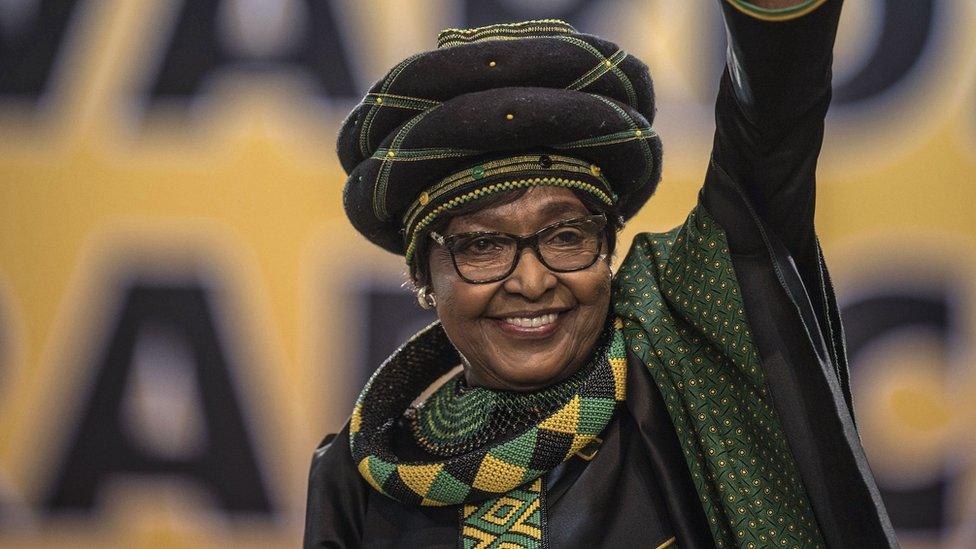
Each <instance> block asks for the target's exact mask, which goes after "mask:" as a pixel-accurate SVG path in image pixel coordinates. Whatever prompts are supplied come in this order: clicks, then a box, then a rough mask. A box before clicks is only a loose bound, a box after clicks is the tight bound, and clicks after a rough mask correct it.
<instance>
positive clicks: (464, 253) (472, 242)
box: [430, 214, 607, 284]
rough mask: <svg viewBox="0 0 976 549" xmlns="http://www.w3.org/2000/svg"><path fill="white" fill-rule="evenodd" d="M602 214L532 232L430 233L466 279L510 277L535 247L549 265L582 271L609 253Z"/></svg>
mask: <svg viewBox="0 0 976 549" xmlns="http://www.w3.org/2000/svg"><path fill="white" fill-rule="evenodd" d="M606 226H607V218H606V216H604V215H603V214H599V215H588V216H586V217H579V218H575V219H569V220H566V221H560V222H558V223H554V224H552V225H549V226H547V227H544V228H542V229H540V230H538V231H536V232H534V233H532V234H530V235H526V236H518V235H514V234H508V233H500V232H494V231H477V232H470V233H458V234H452V235H446V236H445V235H440V234H438V233H436V232H433V231H431V233H430V237H431V238H432V239H433V240H434V242H437V243H438V244H440V245H441V246H444V247H445V248H446V249H447V251H448V252H450V254H451V260H452V261H453V262H454V270H456V271H457V274H458V276H460V277H461V278H462V279H463V280H464V281H465V282H468V283H470V284H487V283H489V282H497V281H499V280H502V279H504V278H507V277H508V276H509V275H510V274H512V272H514V271H515V268H516V267H517V266H518V261H519V258H520V257H522V250H523V249H525V248H532V250H533V251H535V256H536V257H537V258H539V261H541V262H542V264H543V265H545V266H546V268H547V269H549V270H550V271H553V272H557V273H569V272H573V271H581V270H583V269H586V268H587V267H589V266H590V265H593V264H594V263H596V261H597V259H600V258H601V257H606V255H602V256H601V254H600V252H601V251H602V250H603V230H604V229H605V228H606Z"/></svg>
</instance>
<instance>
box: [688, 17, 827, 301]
mask: <svg viewBox="0 0 976 549" xmlns="http://www.w3.org/2000/svg"><path fill="white" fill-rule="evenodd" d="M841 4H842V1H841V0H827V1H825V0H809V1H807V2H801V3H800V4H797V5H795V6H793V7H790V8H781V9H762V8H759V7H756V6H754V5H752V4H750V3H748V2H744V1H742V0H723V1H722V9H723V10H724V15H725V24H726V30H727V34H728V42H729V47H728V50H727V63H726V70H725V72H724V74H723V75H722V79H721V84H720V89H719V94H718V99H717V102H716V108H715V123H716V131H715V140H714V144H713V149H712V160H711V162H710V164H709V171H708V175H707V176H706V181H705V186H704V188H703V190H702V195H703V202H704V203H705V205H706V208H707V207H708V203H709V199H710V198H711V196H710V195H713V194H715V193H721V192H729V189H720V188H717V187H722V186H726V187H728V186H732V187H734V192H736V193H738V194H740V195H742V197H743V198H745V201H744V202H745V203H746V205H747V206H748V207H749V208H750V209H751V210H752V211H751V212H748V213H749V214H750V215H755V216H757V217H758V218H759V220H760V221H761V222H762V224H763V225H764V227H765V228H766V230H768V231H769V232H770V233H771V234H772V235H773V236H775V237H776V238H777V240H779V242H781V243H782V244H783V245H784V246H785V247H786V249H787V251H788V252H789V253H790V255H791V256H792V257H793V259H794V260H795V261H796V263H797V267H798V270H799V271H800V273H801V274H802V275H803V278H804V279H805V280H804V282H807V283H812V282H814V280H808V279H807V278H808V277H813V276H815V275H816V273H817V272H818V271H819V255H818V254H819V252H818V247H817V243H816V236H815V233H814V207H815V199H816V184H815V183H816V168H817V157H818V156H819V154H820V147H821V143H822V141H823V131H824V122H823V121H824V116H825V114H826V112H827V106H828V104H829V102H830V80H831V62H832V59H833V54H832V50H833V44H834V38H835V36H836V32H837V22H838V19H839V16H840V8H841ZM710 213H712V214H713V216H715V217H716V219H717V220H718V222H719V224H720V225H722V226H723V228H725V229H726V232H727V233H729V234H728V236H729V243H730V246H731V247H732V251H733V253H743V252H745V253H748V252H749V251H750V249H751V248H752V247H753V246H755V243H753V242H749V241H747V240H746V239H747V238H749V233H748V231H738V230H737V228H738V227H739V226H740V225H741V224H742V223H741V222H739V221H738V220H737V219H734V218H736V217H738V218H740V219H741V218H742V217H747V215H746V213H747V212H722V211H717V212H710ZM723 217H724V219H723ZM815 286H816V285H814V287H815Z"/></svg>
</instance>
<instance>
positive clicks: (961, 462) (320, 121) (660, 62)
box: [0, 0, 976, 548]
mask: <svg viewBox="0 0 976 549" xmlns="http://www.w3.org/2000/svg"><path fill="white" fill-rule="evenodd" d="M714 4H715V3H714V1H712V0H640V1H637V0H604V1H597V0H532V1H527V0H526V1H517V0H478V1H474V0H413V1H409V0H398V1H393V0H377V1H373V0H369V1H366V0H333V1H322V0H194V1H186V0H183V1H180V0H162V1H160V0H154V1H149V0H0V546H4V547H7V546H14V547H43V546H48V545H58V546H99V547H103V546H118V547H156V546H159V547H169V546H173V547H178V546H194V547H195V546H209V545H214V546H228V545H233V546H239V547H248V546H295V545H298V544H299V542H300V539H301V532H302V521H303V514H304V505H305V501H304V499H305V482H306V474H307V467H308V463H309V460H310V458H311V453H312V450H313V449H314V448H315V446H316V444H317V443H318V441H319V440H320V439H321V437H322V436H323V435H325V434H326V433H329V432H334V431H336V430H338V429H340V428H341V427H342V425H343V423H344V422H345V420H346V417H347V416H348V413H349V411H350V409H351V405H352V402H353V400H354V398H355V396H356V394H357V393H358V390H359V388H360V387H361V386H362V384H363V382H364V380H365V379H366V376H368V374H369V373H370V372H371V371H372V370H373V369H374V368H375V367H376V366H377V365H378V364H379V363H380V361H381V360H382V359H383V358H384V357H385V356H386V355H387V354H388V353H389V352H390V351H391V350H393V349H394V348H395V347H396V346H397V345H398V344H399V343H401V342H403V341H404V339H405V338H406V337H407V336H408V335H409V334H411V333H412V332H413V331H415V330H416V329H417V328H419V327H420V326H423V325H424V324H425V323H426V322H428V321H429V320H430V317H429V316H427V315H426V314H425V313H424V312H423V311H421V310H420V309H419V308H418V307H417V306H416V304H415V301H414V299H413V296H412V295H411V294H410V293H408V292H407V291H406V290H405V289H403V287H402V284H403V282H404V280H405V278H404V274H403V270H404V269H403V266H402V264H401V260H400V259H399V258H397V257H394V256H391V255H389V254H386V253H385V252H382V251H380V250H378V249H373V247H371V246H370V245H368V244H367V242H366V241H365V240H364V239H363V238H361V237H360V236H358V235H357V234H356V233H355V232H354V231H353V230H352V229H351V227H350V226H349V224H348V222H347V221H346V220H345V217H344V215H343V213H342V209H341V191H342V185H343V182H344V176H343V173H342V171H341V168H340V167H339V165H338V162H337V160H336V159H335V154H334V146H335V137H336V132H337V130H338V127H339V124H340V122H341V120H342V119H343V117H344V116H345V114H346V113H347V112H348V111H349V110H350V109H351V108H352V106H353V105H354V104H355V102H357V101H358V99H359V98H360V97H361V95H362V94H363V93H364V92H365V90H366V89H367V88H368V86H369V85H370V83H371V82H373V81H375V80H376V79H377V78H379V77H380V76H381V75H382V74H383V73H384V72H385V71H386V69H388V68H389V67H391V66H392V65H393V64H394V63H396V62H397V61H399V60H400V59H402V58H404V57H406V56H407V55H409V54H410V53H412V52H415V51H420V50H424V49H430V48H432V47H434V45H435V37H436V33H437V31H438V30H439V29H442V28H446V27H456V26H477V25H484V24H488V23H494V22H501V21H513V20H522V19H533V18H563V19H567V20H569V21H570V22H571V23H573V24H574V25H576V26H577V28H579V29H581V30H583V31H585V32H589V33H593V34H600V35H605V36H607V37H609V38H612V39H615V40H617V41H618V42H619V43H620V44H621V45H622V46H623V47H624V48H626V49H628V50H629V51H631V52H632V53H634V54H636V55H637V56H638V57H640V58H642V59H644V60H646V61H647V62H648V64H649V65H650V66H651V71H652V74H653V75H654V77H655V82H656V87H657V93H658V97H659V113H660V115H659V117H658V120H659V122H658V127H659V132H660V134H661V135H662V138H663V140H664V146H665V170H664V181H663V184H662V186H661V190H660V191H659V192H658V196H657V197H656V198H655V199H654V200H652V201H651V204H650V205H649V206H648V207H647V208H646V209H645V210H644V211H643V212H642V213H641V215H639V216H638V217H637V218H636V219H634V220H633V221H632V222H630V224H629V225H628V227H627V229H626V230H625V233H626V234H625V235H624V240H623V241H624V242H629V240H630V238H631V237H632V236H633V234H635V233H636V232H638V231H645V230H663V229H667V228H669V227H671V226H673V225H675V224H678V223H679V222H680V221H682V219H683V218H684V216H685V215H686V213H687V212H688V211H689V210H690V208H691V207H692V204H693V202H694V200H695V197H696V192H697V190H698V186H699V185H700V182H701V179H702V176H703V175H704V172H705V165H706V161H707V158H708V152H709V146H710V143H711V137H712V118H711V117H712V101H713V99H714V96H715V92H716V88H717V81H718V77H719V74H720V71H721V68H722V64H723V63H724V58H725V54H724V30H723V27H722V21H721V18H720V13H719V10H718V8H717V7H716V6H715V5H714ZM974 36H976V2H974V1H973V0H856V1H854V0H849V1H848V2H847V6H846V7H845V13H844V20H843V21H842V29H841V36H840V38H839V43H838V49H837V55H836V57H837V60H836V72H835V77H834V80H835V95H834V102H833V106H832V109H831V113H830V116H829V119H828V133H827V142H826V145H825V149H824V153H823V156H822V159H821V164H820V166H821V167H820V177H821V178H820V189H819V206H818V217H817V223H818V229H819V232H820V236H821V239H822V242H823V245H824V248H825V250H826V254H827V260H828V264H829V265H830V267H831V269H832V274H833V275H834V279H835V281H836V285H837V286H838V291H839V294H840V299H841V302H842V303H841V305H842V308H843V313H844V316H845V321H846V322H845V324H846V329H847V334H848V340H849V351H850V353H851V356H852V359H853V366H852V370H853V373H852V377H853V380H854V385H855V406H856V408H857V419H858V426H859V429H860V433H861V436H862V437H863V439H864V443H865V446H866V448H867V452H868V456H869V458H870V460H871V464H872V467H873V469H874V472H875V474H876V475H877V478H878V482H879V484H880V485H881V487H882V489H883V492H884V498H885V501H886V502H887V505H888V509H889V511H890V512H891V516H892V519H893V520H894V522H895V524H896V526H897V528H898V530H899V533H900V537H901V539H902V542H903V544H904V546H905V547H907V548H922V547H954V548H972V547H976V462H974V457H973V456H976V434H974V433H976V429H974V425H976V398H974V396H976V215H974V214H973V208H974V204H976V176H974V173H976V40H974V39H973V37H974Z"/></svg>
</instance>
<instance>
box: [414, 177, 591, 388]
mask: <svg viewBox="0 0 976 549" xmlns="http://www.w3.org/2000/svg"><path fill="white" fill-rule="evenodd" d="M588 214H590V212H589V211H588V210H587V209H586V207H585V206H584V205H583V203H582V202H581V201H580V200H579V199H578V198H577V197H576V196H575V195H574V194H573V193H572V192H571V191H569V190H567V189H560V188H554V187H535V188H530V189H529V190H528V191H527V192H526V193H525V194H524V195H522V196H521V197H519V198H518V199H516V200H514V201H512V202H509V203H506V204H500V205H496V206H493V207H489V208H485V209H482V210H479V211H477V212H475V213H471V214H468V215H464V216H460V217H455V218H453V219H451V222H450V224H449V225H448V227H447V232H448V234H450V235H454V234H463V233H466V232H481V231H497V232H508V233H513V234H518V235H526V234H532V233H535V232H537V231H539V230H540V229H544V228H546V227H551V226H552V224H553V223H560V222H566V221H570V220H574V219H575V220H579V219H581V218H585V216H587V215H588ZM557 228H558V226H557ZM595 229H597V227H596V226H591V227H590V230H591V231H594V230H595ZM582 230H583V229H581V228H572V227H567V226H565V225H563V226H562V227H561V230H557V231H556V232H555V233H554V234H547V235H545V236H546V237H548V239H549V240H547V241H541V242H539V243H538V245H537V247H528V246H526V247H523V248H522V249H520V250H519V249H517V247H516V246H514V245H510V246H508V247H509V248H511V251H510V252H508V253H507V254H506V257H504V258H503V263H504V268H503V270H502V274H504V273H505V272H507V271H509V270H510V271H511V273H510V274H508V275H507V276H506V277H504V278H503V279H501V280H497V281H494V282H488V283H483V284H472V283H470V282H468V281H466V280H465V279H464V277H463V276H462V275H463V272H464V270H463V269H462V268H461V267H460V266H458V267H457V268H455V264H457V262H458V257H459V254H460V253H461V252H460V251H458V250H454V251H451V250H449V249H448V248H446V247H445V246H436V247H434V248H433V250H432V252H431V254H430V273H431V288H432V291H433V294H432V295H435V296H437V317H438V318H439V319H440V321H441V325H442V326H443V327H444V331H445V332H447V335H448V337H450V338H451V343H453V344H454V346H455V347H456V348H457V350H458V352H459V353H460V354H461V356H462V357H464V360H465V368H464V372H465V378H466V381H467V383H468V384H469V385H472V386H484V387H491V388H494V389H506V390H515V391H527V390H533V389H539V388H542V387H546V386H548V385H551V384H553V383H556V382H558V381H561V380H562V379H564V378H566V377H568V376H569V375H571V374H572V373H573V372H575V371H576V370H578V369H579V368H580V366H581V365H582V364H583V362H585V361H586V360H587V359H588V358H589V355H590V354H591V352H592V349H593V346H594V344H595V343H596V340H597V337H598V336H599V335H600V333H601V331H602V327H603V325H604V323H605V322H606V317H607V311H608V310H609V307H610V265H609V260H608V259H607V258H608V257H609V256H607V255H604V256H603V257H604V259H603V260H597V259H598V257H599V256H600V248H601V246H600V245H597V244H594V245H591V246H580V245H579V244H580V242H579V241H580V240H582V238H581V237H580V236H579V233H580V232H582ZM550 232H551V231H550ZM480 238H481V240H479V241H476V242H473V243H466V244H465V245H466V246H468V247H470V246H477V245H485V240H484V237H483V236H482V237H480ZM560 238H562V239H569V238H572V239H573V240H571V241H570V243H571V244H573V246H567V244H566V243H561V242H559V241H555V240H556V239H560ZM589 240H591V241H593V242H602V240H603V236H602V227H599V231H597V232H595V234H592V235H590V236H589ZM498 247H499V246H498V245H497V244H496V245H495V246H494V248H495V249H494V250H493V251H494V252H495V253H496V254H497V253H498ZM559 247H563V248H569V251H570V252H571V256H570V259H575V260H576V263H575V264H572V265H570V266H577V268H575V269H567V272H559V271H556V270H553V269H551V268H550V267H547V266H546V264H545V263H549V264H550V265H551V262H552V261H554V260H556V259H557V257H558V255H557V254H559V253H560V250H559ZM549 248H554V249H555V251H553V252H549V253H550V254H552V255H551V256H549V255H547V253H546V252H541V250H546V249H549ZM536 250H538V251H536ZM539 252H541V253H539ZM473 253H480V254H482V255H485V253H486V252H485V251H481V252H467V251H465V255H466V256H467V255H472V254H473ZM563 253H565V252H563ZM452 256H453V260H452ZM547 258H548V260H547ZM544 261H545V263H544ZM482 269H483V267H482ZM486 274H487V273H486Z"/></svg>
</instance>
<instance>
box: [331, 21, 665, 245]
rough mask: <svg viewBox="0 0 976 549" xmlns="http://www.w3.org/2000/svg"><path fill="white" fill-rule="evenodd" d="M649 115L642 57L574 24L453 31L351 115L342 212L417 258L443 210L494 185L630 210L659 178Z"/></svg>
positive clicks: (343, 139)
mask: <svg viewBox="0 0 976 549" xmlns="http://www.w3.org/2000/svg"><path fill="white" fill-rule="evenodd" d="M653 119H654V92H653V89H652V86H651V79H650V75H649V74H648V70H647V66H646V65H644V63H642V62H641V61H639V60H638V59H636V58H635V57H633V56H631V55H629V54H627V53H626V52H624V51H623V50H621V49H620V48H619V47H617V46H616V45H615V44H612V43H610V42H607V41H605V40H602V39H600V38H597V37H595V36H591V35H587V34H581V33H579V32H577V31H576V30H575V29H574V28H573V27H572V26H570V25H569V24H568V23H565V22H563V21H559V20H540V21H526V22H522V23H511V24H499V25H490V26H487V27H480V28H474V29H447V30H445V31H442V32H441V33H440V35H439V36H438V48H437V49H436V50H432V51H427V52H422V53H419V54H417V55H414V56H412V57H410V58H408V59H406V60H404V61H402V62H401V63H399V64H398V65H397V66H395V67H394V68H393V69H392V70H391V71H390V72H389V73H388V74H387V75H386V76H385V77H384V78H383V79H381V80H380V81H379V82H377V83H376V84H375V85H374V86H373V87H372V88H371V89H370V91H369V93H367V94H366V96H365V97H364V98H363V100H362V101H361V102H360V103H359V104H358V105H357V106H356V108H355V109H353V111H352V112H351V113H350V114H349V116H348V117H346V119H345V121H344V122H343V124H342V129H341V130H340V131H339V138H338V144H337V149H338V155H339V159H340V161H341V162H342V166H343V168H344V169H345V170H346V173H347V174H348V175H349V178H348V180H347V181H346V186H345V191H344V205H345V209H346V214H347V215H348V216H349V219H350V220H351V221H352V224H353V226H354V227H355V228H356V229H357V230H358V231H360V232H361V233H362V234H363V235H365V236H366V237H367V238H368V239H369V240H371V241H372V242H374V243H376V244H378V245H379V246H381V247H383V248H385V249H387V250H389V251H391V252H394V253H397V254H403V255H405V256H406V259H407V261H408V262H409V261H410V259H411V256H412V254H413V251H414V249H415V247H416V240H417V237H418V236H419V235H423V234H424V231H423V230H424V228H425V227H427V226H428V225H429V224H430V223H431V222H432V221H433V220H434V219H436V218H437V216H438V215H440V214H442V213H444V212H447V211H449V210H450V209H451V208H453V207H456V206H459V205H461V204H464V203H466V202H469V201H471V200H475V199H478V198H481V197H484V196H487V195H489V194H492V193H494V192H500V191H505V190H510V189H517V188H524V187H530V186H536V185H554V186H561V187H566V188H571V189H576V190H580V191H584V192H589V193H591V194H593V195H594V196H595V197H596V198H597V199H598V200H600V201H602V202H604V203H607V204H608V205H614V206H616V209H617V211H618V212H619V213H620V214H621V215H623V216H624V218H628V217H630V216H632V215H633V214H634V213H636V212H637V210H639V209H640V207H641V206H643V205H644V203H645V202H646V201H647V199H648V198H649V197H650V196H651V194H652V193H653V192H654V189H655V187H656V186H657V182H658V180H659V179H660V174H661V142H660V139H659V138H658V136H657V134H655V133H654V131H653V130H652V129H651V122H652V121H653Z"/></svg>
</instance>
